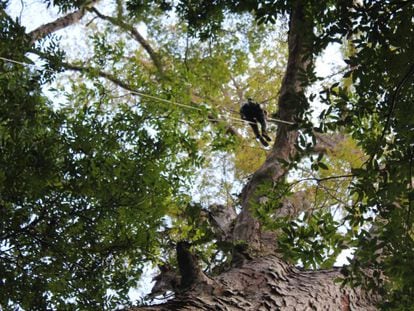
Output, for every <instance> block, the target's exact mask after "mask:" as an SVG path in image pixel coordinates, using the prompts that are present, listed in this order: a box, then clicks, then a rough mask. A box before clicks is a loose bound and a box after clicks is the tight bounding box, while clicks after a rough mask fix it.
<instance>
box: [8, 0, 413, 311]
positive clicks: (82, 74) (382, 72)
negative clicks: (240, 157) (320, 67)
mask: <svg viewBox="0 0 414 311" xmlns="http://www.w3.org/2000/svg"><path fill="white" fill-rule="evenodd" d="M44 2H45V3H46V4H47V5H52V4H53V5H56V6H57V7H58V8H59V10H60V17H58V18H57V19H56V20H55V21H52V22H50V23H47V24H44V25H41V26H39V27H38V28H36V29H34V30H33V31H31V32H26V31H25V29H24V27H23V26H22V25H20V21H19V19H16V20H14V19H13V18H12V17H10V15H8V14H7V5H6V4H2V7H1V9H0V14H1V23H2V28H1V29H2V30H1V38H2V40H1V43H0V56H1V57H2V62H1V67H0V85H1V89H0V91H1V93H0V96H1V98H2V100H1V102H2V107H1V110H2V116H1V119H0V120H1V122H0V135H1V140H0V141H1V144H0V148H1V153H0V165H1V166H0V168H1V171H0V191H1V197H0V209H1V211H2V218H1V222H0V239H1V244H0V247H1V249H0V250H1V253H0V258H1V261H0V273H1V274H0V276H1V277H0V306H1V307H2V308H4V309H9V308H10V309H12V308H16V307H21V308H24V309H29V310H30V309H47V308H51V309H53V308H58V309H85V310H86V309H92V308H103V309H113V308H115V307H116V306H117V305H119V304H124V305H125V304H126V303H127V301H128V298H127V293H128V290H129V289H130V288H131V287H133V286H134V285H135V284H136V282H137V280H139V277H140V275H141V272H142V269H143V267H144V264H145V263H147V262H152V263H155V264H159V269H160V271H161V274H160V275H159V276H158V277H157V278H156V280H157V281H156V284H155V286H154V289H153V293H152V295H151V296H152V297H156V296H157V295H162V294H165V292H166V291H172V292H173V293H174V298H173V299H172V300H169V301H167V302H166V303H164V304H161V305H153V306H140V307H132V309H144V310H171V309H186V308H187V309H188V308H190V309H200V310H210V309H229V310H233V309H243V310H261V309H263V310H273V309H276V310H277V309H291V308H296V309H308V308H312V309H330V310H338V309H340V310H351V309H356V310H374V309H377V308H379V307H381V306H383V307H385V308H388V309H392V308H395V309H404V308H405V309H408V308H410V307H411V306H412V304H413V301H412V299H413V298H412V297H413V296H414V295H413V291H414V278H413V275H414V274H413V273H411V272H412V271H411V270H412V265H411V262H412V260H413V257H414V256H413V247H412V245H413V231H412V219H413V217H412V213H411V207H412V198H413V177H412V162H413V153H414V151H413V134H412V133H413V131H412V129H413V127H414V124H413V119H412V118H411V117H410V116H411V114H410V112H411V111H412V109H413V107H412V105H411V102H412V98H413V94H414V92H413V91H414V90H413V83H412V80H413V74H414V70H413V67H414V65H413V61H412V57H411V55H413V49H414V44H413V41H412V40H413V38H414V36H413V35H414V34H413V32H414V28H413V26H412V25H411V24H409V23H406V21H407V20H411V19H412V18H413V15H414V14H413V13H414V6H413V5H412V4H411V3H409V2H404V1H403V2H401V1H391V0H389V1H388V0H387V1H365V2H358V1H333V0H332V1H327V2H324V3H320V2H318V1H311V0H309V1H308V0H292V1H274V2H268V1H243V2H240V1H232V0H229V1H215V2H211V1H144V2H143V1H133V0H131V1H127V3H126V4H125V3H123V1H115V2H114V3H111V5H108V3H107V2H105V1H103V2H101V3H99V2H95V1H86V2H85V1H65V0H62V1H55V2H53V3H52V2H51V1H44ZM108 12H109V13H108ZM168 15H170V19H168V18H167V16H168ZM171 15H172V16H171ZM231 16H233V17H236V20H237V22H234V21H235V19H231ZM229 17H230V18H229ZM285 17H287V19H288V32H287V33H288V35H287V61H286V62H283V61H282V62H280V61H279V60H277V59H272V58H271V57H275V55H278V54H275V53H274V51H273V53H272V51H269V48H268V46H267V45H266V44H267V43H268V42H269V41H268V40H269V38H271V37H267V34H268V33H269V32H270V31H271V30H272V29H274V26H272V24H273V23H276V26H277V27H281V25H283V23H281V22H279V21H280V20H282V21H283V19H284V18H285ZM84 19H87V20H88V21H87V22H84V25H85V26H87V28H91V30H87V31H88V33H89V34H90V41H89V42H90V46H91V47H92V48H93V49H92V51H91V53H90V54H88V55H89V56H88V57H85V55H81V58H79V59H78V60H73V58H72V60H71V57H65V53H63V51H62V49H61V48H59V45H58V44H57V39H56V38H54V37H53V33H54V32H55V31H58V30H61V29H64V28H65V27H69V26H71V25H74V24H75V23H77V22H79V21H82V20H84ZM183 22H184V23H183ZM278 23H279V24H278ZM138 24H140V25H141V26H140V27H138ZM257 24H259V26H258V25H257ZM91 25H92V26H91ZM142 25H145V27H144V28H143V26H142ZM166 29H168V30H169V31H168V32H167V31H165V30H166ZM246 29H248V31H246ZM143 31H145V32H146V35H143ZM333 42H340V43H344V45H346V46H347V47H348V54H349V55H348V58H347V59H346V60H345V61H346V63H347V65H348V67H346V68H345V69H344V70H342V72H341V73H344V75H343V79H342V80H339V81H338V82H337V83H335V84H333V85H328V86H326V88H325V89H324V90H323V91H321V92H320V93H318V94H312V88H311V87H312V85H313V84H314V83H315V82H316V81H317V80H318V79H319V78H318V77H317V76H316V74H315V73H314V60H315V57H316V56H317V55H318V54H319V53H321V51H323V49H324V48H325V47H326V46H327V45H328V44H330V43H333ZM280 46H283V45H273V46H272V45H269V47H270V48H273V49H276V47H277V48H279V47H280ZM28 54H35V55H37V57H40V58H41V59H42V60H43V61H44V62H45V67H44V68H42V69H39V67H36V66H33V65H32V64H30V63H31V60H30V59H29V58H27V56H28ZM257 55H260V56H261V59H260V60H261V61H263V60H266V61H268V64H269V66H274V67H272V68H273V69H274V70H269V72H270V74H274V72H276V71H275V70H276V68H280V64H284V63H285V64H286V69H285V73H284V76H283V79H282V80H281V83H280V89H279V85H278V83H279V82H278V81H279V80H278V79H275V77H270V79H269V80H268V81H267V82H266V83H265V85H263V86H262V87H263V88H262V90H264V92H263V93H266V97H264V98H261V100H265V99H268V98H274V97H277V96H276V95H278V102H277V110H278V113H277V119H281V120H283V121H285V122H288V123H279V124H278V125H277V131H276V138H275V143H274V145H273V146H272V148H271V150H269V151H268V153H267V155H266V159H265V160H264V162H263V163H262V164H261V165H260V166H259V167H258V168H257V169H256V170H255V171H254V173H253V174H252V175H251V176H250V178H249V179H248V181H247V182H246V183H245V185H244V187H243V190H242V191H241V193H240V195H239V196H238V198H236V197H233V198H232V200H227V201H226V204H224V205H223V204H212V205H210V206H205V205H203V204H200V202H197V201H196V200H195V199H194V198H192V197H191V196H189V195H188V192H189V191H190V187H189V183H190V182H191V178H193V176H194V172H195V170H196V169H197V168H200V167H205V165H206V161H205V159H206V158H209V157H210V159H211V160H212V161H214V160H215V159H216V158H215V154H214V152H216V151H220V152H222V153H226V154H227V155H228V154H232V152H233V151H234V150H236V152H237V150H239V149H237V147H236V148H235V146H237V144H240V139H239V136H240V133H243V132H242V131H241V127H242V126H241V123H240V120H237V118H235V115H234V113H233V112H232V111H234V110H236V111H237V110H238V108H237V105H234V104H233V103H232V102H235V101H240V100H241V99H242V96H244V95H247V94H248V93H250V94H251V95H257V94H258V93H257V90H253V88H254V85H258V83H256V81H262V80H261V79H262V76H261V75H262V74H263V72H265V69H266V68H263V67H262V68H261V67H260V65H259V66H257V65H255V64H252V63H254V62H255V61H256V62H257V60H258V58H256V59H254V56H257ZM282 55H283V53H282ZM252 67H254V68H253V69H252ZM58 72H63V74H61V75H57V74H58ZM73 72H76V73H77V75H73ZM66 73H69V74H66ZM247 74H248V75H249V77H248V78H246V75H247ZM266 74H268V73H266ZM56 80H57V81H63V82H62V83H64V84H65V85H63V86H60V85H59V84H57V86H56V89H57V93H58V94H59V95H62V94H63V93H64V94H66V102H62V103H60V105H58V103H57V102H55V103H52V102H51V101H50V100H48V99H47V98H46V97H45V96H44V95H42V89H41V87H42V86H43V87H44V85H45V83H49V82H51V81H56ZM263 83H264V82H263ZM68 85H70V88H68ZM272 86H273V87H274V90H273V91H272ZM249 88H250V89H249ZM55 92H56V91H55ZM260 94H261V93H260ZM316 99H318V100H319V101H320V102H321V103H322V104H325V105H326V107H327V108H326V109H325V110H324V111H322V113H321V114H320V118H319V120H318V124H317V125H314V124H313V122H312V121H313V120H312V119H311V117H310V113H311V105H310V104H311V103H312V101H316ZM226 118H228V119H232V120H233V121H234V122H233V123H230V122H223V121H224V120H225V119H226ZM275 118H276V117H275ZM383 120H385V122H382V121H383ZM338 132H339V133H340V135H338ZM345 133H346V134H347V136H352V139H353V140H352V139H350V138H349V137H345V135H344V134H345ZM241 135H243V134H241ZM354 141H356V143H357V144H358V146H356V145H355V143H354ZM250 147H251V146H250ZM242 150H244V149H242ZM252 150H254V149H252ZM252 150H251V151H252ZM300 168H304V170H305V171H306V172H305V174H304V175H300V173H299V171H298V169H300ZM217 203H220V202H217ZM236 208H239V212H237V213H236ZM335 210H339V211H340V215H339V216H338V215H337V214H336V213H334V211H335ZM351 247H353V248H354V249H355V255H354V258H353V259H352V260H351V263H350V265H349V266H348V267H346V268H333V267H332V264H333V262H334V260H335V258H336V256H337V255H338V253H339V251H340V249H343V248H348V249H350V248H351ZM298 263H301V264H302V266H304V267H306V268H309V267H313V268H314V270H306V269H303V268H298V266H297V264H298Z"/></svg>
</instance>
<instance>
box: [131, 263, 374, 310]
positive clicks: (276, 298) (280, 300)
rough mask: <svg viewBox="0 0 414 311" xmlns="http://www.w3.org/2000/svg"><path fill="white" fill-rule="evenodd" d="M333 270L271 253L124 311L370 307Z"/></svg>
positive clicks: (368, 300) (359, 292)
mask: <svg viewBox="0 0 414 311" xmlns="http://www.w3.org/2000/svg"><path fill="white" fill-rule="evenodd" d="M340 276H341V273H340V271H339V270H338V269H332V270H323V271H316V272H315V271H301V270H298V269H297V268H294V267H292V266H290V265H288V264H287V263H285V262H284V261H283V260H281V259H280V258H278V257H277V256H275V255H268V256H265V257H260V258H256V259H253V260H250V261H249V262H247V263H246V264H244V265H243V266H241V267H237V268H236V267H235V268H232V269H231V270H229V271H227V272H225V273H223V274H221V275H220V276H218V277H215V278H214V279H211V280H210V282H209V283H210V284H208V283H197V284H195V285H194V286H193V288H191V289H190V290H188V291H186V292H184V293H181V294H180V293H177V294H176V297H175V298H174V299H173V300H171V301H168V302H167V303H165V304H162V305H155V306H149V307H141V308H131V309H129V310H254V311H257V310H335V311H338V310H344V311H345V310H364V311H368V310H376V308H375V306H374V303H373V302H375V301H376V300H377V297H373V296H369V295H368V294H367V293H365V292H363V291H362V290H361V289H350V288H341V287H340V286H339V285H338V284H336V283H335V282H334V280H335V279H336V278H338V277H340Z"/></svg>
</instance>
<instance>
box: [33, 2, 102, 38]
mask: <svg viewBox="0 0 414 311" xmlns="http://www.w3.org/2000/svg"><path fill="white" fill-rule="evenodd" d="M96 2H97V0H92V1H89V2H88V4H87V6H82V7H81V8H80V9H79V10H77V11H75V12H72V13H69V14H67V15H65V16H62V17H59V18H58V19H56V20H54V21H53V22H50V23H47V24H44V25H42V26H40V27H38V28H36V29H35V30H33V31H31V32H30V33H29V34H28V35H29V36H30V38H31V44H33V43H34V42H36V41H37V40H39V39H41V38H44V37H46V36H47V35H49V34H51V33H54V32H56V31H58V30H61V29H63V28H66V27H68V26H71V25H73V24H75V23H77V22H78V21H80V20H81V19H82V17H83V16H84V15H85V13H86V12H87V8H90V7H92V6H93V5H94V4H95V3H96Z"/></svg>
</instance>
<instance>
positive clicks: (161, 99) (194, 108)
mask: <svg viewBox="0 0 414 311" xmlns="http://www.w3.org/2000/svg"><path fill="white" fill-rule="evenodd" d="M0 59H1V60H3V61H6V62H10V63H14V64H19V65H22V66H31V67H36V68H41V67H39V66H37V65H34V64H29V63H25V62H20V61H17V60H13V59H9V58H5V57H1V56H0ZM129 93H131V94H135V95H138V96H142V97H146V98H150V99H154V100H157V101H159V102H164V103H168V104H172V105H175V106H179V107H183V108H188V109H193V110H196V111H203V110H204V109H201V108H198V107H194V106H190V105H186V104H182V103H178V102H175V101H171V100H168V99H164V98H161V97H157V96H153V95H149V94H146V93H142V92H138V91H132V90H130V91H129ZM227 118H228V119H231V120H235V121H239V122H243V123H251V122H249V121H247V120H243V119H241V118H236V117H232V116H229V117H227ZM267 120H269V121H272V122H275V123H282V124H287V125H294V124H295V123H294V122H290V121H285V120H280V119H274V118H267ZM217 121H220V120H217Z"/></svg>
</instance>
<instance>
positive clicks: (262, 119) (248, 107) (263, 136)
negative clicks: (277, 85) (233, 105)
mask: <svg viewBox="0 0 414 311" xmlns="http://www.w3.org/2000/svg"><path fill="white" fill-rule="evenodd" d="M240 116H241V118H242V119H243V120H246V121H249V124H250V126H251V127H252V129H253V132H254V134H255V135H256V138H257V139H259V140H260V142H261V143H262V144H263V146H265V147H268V146H269V143H268V142H269V141H271V140H272V139H271V138H270V137H269V135H267V132H266V120H267V112H266V110H264V109H262V107H261V106H260V104H258V103H256V102H254V101H253V100H252V99H251V98H250V97H249V98H247V103H244V104H243V105H242V107H241V108H240ZM258 123H259V124H260V126H261V133H260V131H259V126H258Z"/></svg>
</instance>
